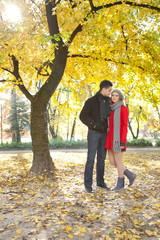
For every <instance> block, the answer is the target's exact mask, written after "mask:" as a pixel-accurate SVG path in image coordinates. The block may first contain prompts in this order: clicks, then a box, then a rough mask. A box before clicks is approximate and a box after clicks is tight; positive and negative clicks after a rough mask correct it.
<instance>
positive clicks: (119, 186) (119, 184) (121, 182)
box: [112, 177, 124, 191]
mask: <svg viewBox="0 0 160 240" xmlns="http://www.w3.org/2000/svg"><path fill="white" fill-rule="evenodd" d="M122 188H124V177H122V178H120V177H118V181H117V185H116V186H115V187H114V188H112V191H114V190H120V189H122Z"/></svg>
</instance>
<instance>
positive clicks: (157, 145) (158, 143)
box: [155, 139, 160, 147]
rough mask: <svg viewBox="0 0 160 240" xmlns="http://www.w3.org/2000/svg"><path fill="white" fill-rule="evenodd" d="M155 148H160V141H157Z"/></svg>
mask: <svg viewBox="0 0 160 240" xmlns="http://www.w3.org/2000/svg"><path fill="white" fill-rule="evenodd" d="M155 146H156V147H159V146H160V139H157V140H156V141H155Z"/></svg>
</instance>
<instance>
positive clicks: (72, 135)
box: [70, 112, 77, 140]
mask: <svg viewBox="0 0 160 240" xmlns="http://www.w3.org/2000/svg"><path fill="white" fill-rule="evenodd" d="M76 120H77V112H76V115H75V117H74V121H73V126H72V131H71V139H70V140H73V139H74V134H75V126H76Z"/></svg>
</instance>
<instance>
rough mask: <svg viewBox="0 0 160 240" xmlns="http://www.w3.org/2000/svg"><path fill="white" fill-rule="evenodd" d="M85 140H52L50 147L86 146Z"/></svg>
mask: <svg viewBox="0 0 160 240" xmlns="http://www.w3.org/2000/svg"><path fill="white" fill-rule="evenodd" d="M86 147H87V141H86V140H78V141H65V140H52V141H50V148H53V149H57V148H75V149H78V148H86Z"/></svg>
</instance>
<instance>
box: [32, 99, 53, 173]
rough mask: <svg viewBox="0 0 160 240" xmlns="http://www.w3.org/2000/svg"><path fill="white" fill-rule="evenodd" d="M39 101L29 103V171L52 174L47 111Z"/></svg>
mask: <svg viewBox="0 0 160 240" xmlns="http://www.w3.org/2000/svg"><path fill="white" fill-rule="evenodd" d="M42 106H43V105H42V104H41V103H40V101H32V103H31V137H32V150H33V162H32V167H31V171H32V172H34V173H43V172H45V171H46V172H47V173H53V171H54V169H55V167H54V163H53V162H52V158H51V156H50V151H49V140H48V131H47V111H46V107H42Z"/></svg>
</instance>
